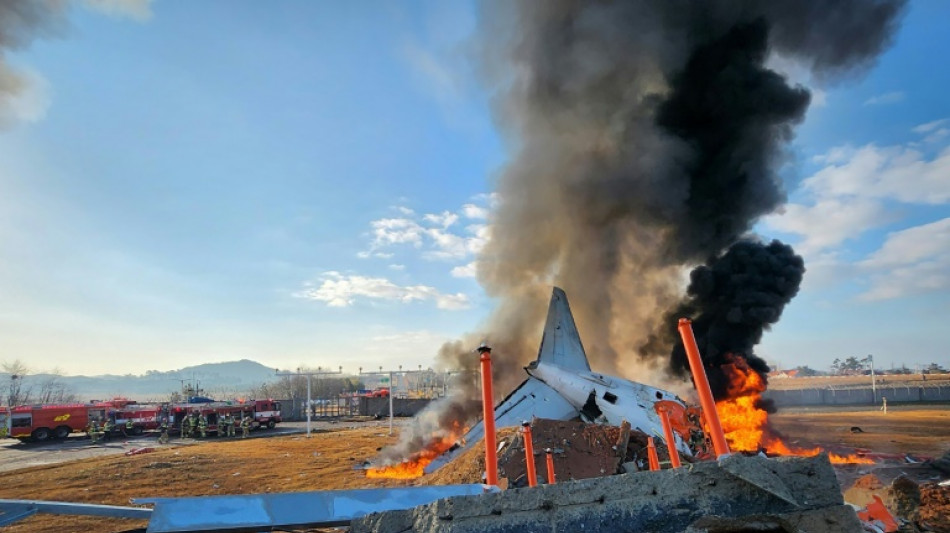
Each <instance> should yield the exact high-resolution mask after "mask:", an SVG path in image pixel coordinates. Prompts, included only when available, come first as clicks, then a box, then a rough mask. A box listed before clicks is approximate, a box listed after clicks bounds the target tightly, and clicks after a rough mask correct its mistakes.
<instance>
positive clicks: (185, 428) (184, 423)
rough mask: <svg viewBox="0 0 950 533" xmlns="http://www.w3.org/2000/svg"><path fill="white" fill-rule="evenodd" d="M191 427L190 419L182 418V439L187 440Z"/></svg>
mask: <svg viewBox="0 0 950 533" xmlns="http://www.w3.org/2000/svg"><path fill="white" fill-rule="evenodd" d="M189 427H191V426H190V424H189V423H188V417H187V416H183V417H181V438H183V439H184V438H186V437H187V436H188V428H189Z"/></svg>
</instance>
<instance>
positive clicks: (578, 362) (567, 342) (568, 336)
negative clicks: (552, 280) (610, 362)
mask: <svg viewBox="0 0 950 533" xmlns="http://www.w3.org/2000/svg"><path fill="white" fill-rule="evenodd" d="M538 362H539V363H547V364H552V365H557V366H559V367H561V368H564V369H569V370H577V371H586V372H590V363H588V362H587V354H586V353H584V346H583V345H582V344H581V336H580V335H579V334H578V333H577V326H576V325H575V324H574V316H573V315H572V314H571V306H570V305H569V304H568V303H567V295H566V294H564V291H563V290H561V289H560V288H558V287H554V291H553V293H552V294H551V305H550V306H548V318H547V322H546V323H545V324H544V336H542V337H541V349H540V350H538Z"/></svg>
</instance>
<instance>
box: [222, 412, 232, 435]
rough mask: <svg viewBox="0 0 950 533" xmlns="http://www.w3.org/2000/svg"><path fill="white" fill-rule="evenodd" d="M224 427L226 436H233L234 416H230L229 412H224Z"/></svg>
mask: <svg viewBox="0 0 950 533" xmlns="http://www.w3.org/2000/svg"><path fill="white" fill-rule="evenodd" d="M224 429H225V431H226V433H225V434H226V435H227V436H228V437H233V436H234V417H232V416H231V413H225V415H224Z"/></svg>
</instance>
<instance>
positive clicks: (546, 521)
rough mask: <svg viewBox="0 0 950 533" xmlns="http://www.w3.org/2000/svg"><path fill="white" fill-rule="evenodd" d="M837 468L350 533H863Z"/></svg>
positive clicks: (426, 513)
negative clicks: (839, 480)
mask: <svg viewBox="0 0 950 533" xmlns="http://www.w3.org/2000/svg"><path fill="white" fill-rule="evenodd" d="M862 530H863V529H862V526H861V523H860V522H859V521H858V519H857V516H856V515H855V512H854V510H853V508H852V507H850V506H848V505H845V504H844V500H843V498H842V496H841V491H840V488H839V485H838V482H837V480H836V478H835V473H834V470H833V468H832V467H831V463H830V462H829V461H828V458H827V457H826V456H824V455H819V456H816V457H810V458H798V457H788V458H765V457H758V456H755V457H746V456H741V455H733V456H729V457H726V458H723V459H722V460H720V461H708V462H701V463H695V464H688V465H684V466H683V467H681V468H677V469H668V470H661V471H655V472H651V471H644V472H636V473H628V474H621V475H615V476H606V477H597V478H591V479H584V480H578V481H569V482H563V483H562V482H558V483H557V484H554V485H543V486H539V487H536V488H521V489H511V490H508V491H504V492H501V493H495V494H485V495H480V496H465V497H456V498H447V499H444V500H439V501H437V502H434V503H432V504H428V505H423V506H420V507H416V508H413V509H408V510H401V511H392V512H386V513H376V514H370V515H367V516H365V517H363V518H360V519H357V520H355V521H354V522H353V523H352V524H351V526H350V531H351V532H352V533H403V532H410V531H411V532H419V533H423V532H424V533H442V532H444V533H462V532H464V533H508V532H511V533H514V532H536V533H561V532H572V533H573V532H578V531H583V532H585V533H601V532H603V533H607V532H624V531H629V532H657V533H662V532H683V531H689V532H692V533H700V532H707V533H714V532H715V533H726V532H740V531H742V532H744V531H769V532H784V531H787V532H799V531H805V532H812V531H815V532H824V531H828V532H832V531H833V532H844V533H847V532H852V531H853V532H860V531H862Z"/></svg>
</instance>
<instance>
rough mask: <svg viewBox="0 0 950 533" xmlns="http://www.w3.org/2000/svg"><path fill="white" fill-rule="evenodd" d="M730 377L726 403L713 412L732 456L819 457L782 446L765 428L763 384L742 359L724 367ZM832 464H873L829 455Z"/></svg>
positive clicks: (806, 450)
mask: <svg viewBox="0 0 950 533" xmlns="http://www.w3.org/2000/svg"><path fill="white" fill-rule="evenodd" d="M722 369H723V371H724V372H726V374H727V375H728V376H729V387H728V389H727V394H728V396H729V399H727V400H721V401H719V402H716V411H717V412H718V413H719V419H720V422H721V423H722V430H723V432H724V433H725V434H726V440H727V441H728V442H729V449H730V450H731V451H734V452H757V451H760V450H761V451H765V453H767V454H769V455H800V456H812V455H818V454H819V453H821V451H822V449H821V448H797V447H791V446H788V445H787V444H785V443H784V442H782V439H781V438H779V437H778V436H777V435H775V434H774V433H773V432H772V431H771V430H770V429H769V425H768V419H769V414H768V413H767V412H766V411H765V410H764V409H762V407H761V400H762V393H763V392H765V382H763V380H762V377H761V376H760V375H759V374H758V372H756V371H754V370H752V369H751V368H749V365H748V364H747V363H746V361H745V359H744V358H743V357H741V356H733V357H732V362H731V363H727V364H725V365H723V367H722ZM828 457H829V458H830V459H831V462H832V463H840V464H844V463H860V464H872V463H874V461H872V460H871V459H868V458H866V457H859V456H857V455H838V454H834V453H829V454H828Z"/></svg>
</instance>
